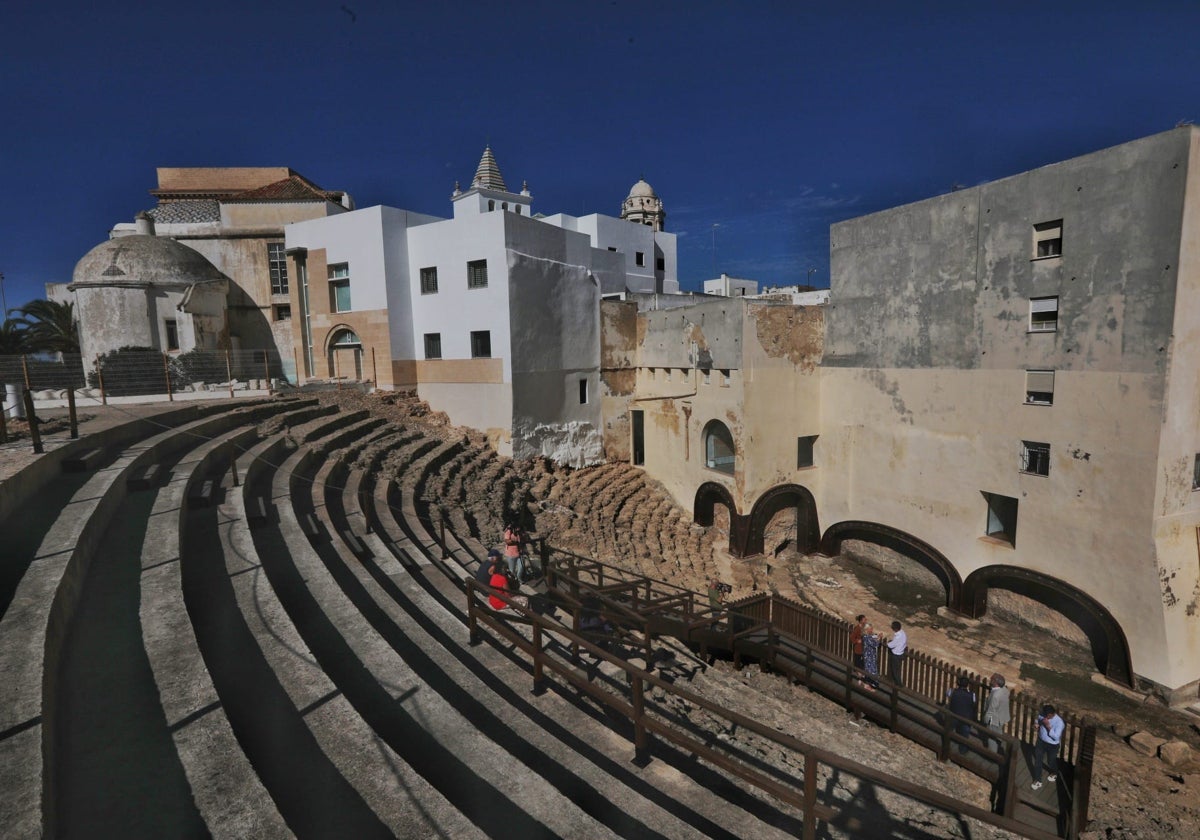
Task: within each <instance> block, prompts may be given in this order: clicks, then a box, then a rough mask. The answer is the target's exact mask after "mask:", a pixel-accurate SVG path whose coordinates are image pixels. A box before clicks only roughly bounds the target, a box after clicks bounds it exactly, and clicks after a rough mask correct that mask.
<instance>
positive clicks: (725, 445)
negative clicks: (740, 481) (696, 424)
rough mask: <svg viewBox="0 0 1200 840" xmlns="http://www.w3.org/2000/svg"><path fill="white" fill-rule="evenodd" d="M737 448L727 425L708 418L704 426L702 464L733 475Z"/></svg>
mask: <svg viewBox="0 0 1200 840" xmlns="http://www.w3.org/2000/svg"><path fill="white" fill-rule="evenodd" d="M736 463H737V449H735V448H734V445H733V435H732V434H731V433H730V431H729V427H728V426H726V425H725V424H724V423H722V422H721V421H720V420H709V421H708V423H707V424H706V425H705V426H704V466H706V467H708V468H709V469H710V470H716V471H717V472H723V473H725V474H726V475H733V468H734V465H735V464H736Z"/></svg>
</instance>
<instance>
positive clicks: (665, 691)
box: [466, 579, 1057, 840]
mask: <svg viewBox="0 0 1200 840" xmlns="http://www.w3.org/2000/svg"><path fill="white" fill-rule="evenodd" d="M466 594H467V613H468V628H469V631H470V637H471V642H472V643H473V644H474V643H477V642H478V641H479V640H480V627H481V626H486V627H488V628H490V629H491V630H493V631H494V632H495V633H496V634H497V635H498V636H500V637H502V638H503V639H504V640H505V641H507V642H509V643H510V644H511V645H513V648H514V649H515V650H517V651H520V652H521V653H523V654H526V655H528V656H529V657H530V660H531V662H532V676H533V688H534V692H535V693H541V692H543V691H544V690H545V688H546V680H547V678H548V677H547V673H551V674H554V675H556V676H558V677H559V678H560V679H562V680H563V681H564V682H565V683H567V684H569V685H571V686H573V687H574V688H576V689H578V690H579V691H581V692H583V693H586V694H587V695H588V696H590V697H591V698H592V699H594V700H596V701H598V702H600V703H603V704H604V705H605V706H607V707H608V708H609V709H611V710H612V711H614V712H616V713H617V714H620V715H622V716H624V717H625V718H626V719H628V720H629V721H630V723H631V724H632V725H633V731H634V754H635V759H636V760H639V761H642V762H646V761H649V760H650V757H651V747H652V744H651V740H650V738H651V736H652V735H653V736H657V737H658V738H661V739H662V740H663V741H665V742H668V743H671V744H674V745H675V746H677V747H679V748H680V749H682V750H684V751H685V752H687V753H690V754H693V755H695V756H697V757H699V758H700V759H702V760H704V761H706V762H708V763H709V764H711V765H713V766H715V767H719V768H721V769H722V770H724V771H726V772H728V773H730V774H731V775H733V776H735V777H737V778H740V779H742V780H743V781H745V782H746V783H748V784H750V785H752V786H754V787H755V788H757V789H759V790H761V791H763V792H765V793H767V794H769V795H771V796H773V797H775V798H777V799H779V800H780V801H782V802H785V803H787V804H789V805H792V806H793V807H796V808H798V809H800V811H801V813H802V824H803V833H802V836H803V837H804V838H805V840H815V838H816V836H817V824H818V822H819V821H820V822H826V823H828V822H832V821H839V822H841V823H845V824H851V822H852V819H853V815H850V814H848V813H847V811H848V810H849V809H850V808H851V807H853V803H838V802H836V801H832V800H826V801H823V802H822V801H818V797H817V790H818V785H817V781H818V774H819V773H820V772H821V769H822V768H829V769H830V770H834V771H837V773H838V774H839V775H842V774H845V775H846V776H849V777H854V778H857V779H859V780H861V781H862V782H864V783H868V784H871V785H875V786H877V787H880V788H883V789H886V790H889V791H892V792H894V793H897V794H899V795H901V796H905V797H907V798H909V799H912V800H915V801H917V802H921V803H923V804H925V805H927V806H930V807H933V808H936V809H939V810H942V811H945V812H948V813H951V814H957V815H962V816H966V817H970V818H971V819H975V820H978V821H980V822H983V823H987V824H989V825H993V826H996V827H998V828H1002V829H1004V830H1006V831H1011V832H1013V833H1014V834H1017V835H1020V836H1023V837H1029V838H1033V840H1051V838H1055V837H1057V835H1055V834H1050V833H1047V832H1044V831H1041V830H1039V829H1036V828H1034V827H1031V826H1029V825H1026V824H1025V823H1022V822H1019V821H1017V820H1014V819H1012V817H1011V815H1008V816H1003V815H997V814H994V813H992V812H991V811H989V810H987V809H985V808H981V807H979V806H978V805H975V804H972V803H969V802H965V801H962V800H959V799H955V798H954V797H951V796H947V795H945V794H942V793H939V792H937V791H934V790H931V789H929V788H926V787H922V786H920V785H916V784H913V783H912V782H910V781H908V780H906V779H901V778H899V777H897V776H892V775H890V774H888V773H883V772H881V771H879V770H876V769H874V768H872V767H868V766H866V765H864V764H859V763H858V762H855V761H852V760H850V759H848V758H844V757H842V756H839V755H836V754H834V753H831V752H828V751H825V750H822V749H818V748H817V747H815V746H813V745H811V744H807V743H805V742H804V741H801V740H800V739H798V738H794V737H792V736H790V735H785V734H783V733H781V732H778V731H776V730H775V729H774V728H772V727H769V726H766V725H764V724H763V723H761V722H759V721H757V720H754V719H752V718H749V717H746V716H744V715H742V714H739V713H737V712H734V711H732V710H730V709H726V708H724V707H723V706H720V705H718V704H716V703H714V702H712V701H710V700H708V699H707V698H704V697H702V696H700V695H698V694H695V693H693V692H691V691H688V690H687V689H685V688H682V687H681V686H680V685H679V683H678V682H677V681H668V680H664V679H661V678H659V677H656V676H654V675H653V674H652V673H650V672H649V671H647V670H645V669H643V668H639V667H637V666H635V665H633V664H631V663H629V662H627V661H625V660H624V659H621V658H620V657H617V656H614V655H612V654H610V653H609V652H608V651H606V650H604V649H603V648H601V647H599V646H597V645H595V644H593V643H592V642H591V641H589V640H588V639H587V638H585V637H583V636H580V635H578V634H575V633H572V632H571V631H569V630H567V629H565V628H564V627H563V626H562V625H561V624H560V623H558V622H557V621H554V620H553V619H549V618H546V617H545V616H542V615H539V614H538V613H536V612H534V611H532V610H529V609H527V608H525V607H522V606H521V605H520V604H518V603H516V602H515V601H513V600H511V599H510V598H509V596H508V595H507V594H505V593H494V592H493V591H492V590H491V588H490V587H486V586H483V585H482V584H480V583H479V582H478V581H476V580H474V579H469V580H467V581H466ZM493 594H495V595H497V597H499V598H501V600H504V601H505V602H506V603H507V604H508V608H507V609H505V610H503V611H495V610H492V609H491V608H490V607H489V606H488V605H487V603H486V601H485V599H486V597H487V596H489V595H493ZM515 624H519V625H527V626H529V628H530V631H531V632H530V635H531V636H532V638H529V637H527V636H526V635H525V634H524V633H521V632H518V631H517V629H516V627H515V626H514V625H515ZM755 624H756V626H757V627H765V626H766V625H765V624H758V623H757V622H756V623H755ZM556 638H557V639H565V640H566V642H567V644H568V645H569V646H570V647H571V648H572V649H575V650H579V649H582V650H585V651H586V652H587V653H588V654H590V655H591V656H593V657H596V658H597V659H599V660H603V661H605V662H607V663H608V664H609V665H611V666H613V667H615V668H617V669H619V670H620V671H622V672H624V674H625V676H626V682H627V684H628V691H627V693H626V692H624V691H622V692H621V693H618V691H617V690H616V689H617V688H618V687H619V686H621V684H622V681H621V680H620V679H617V680H612V681H609V682H608V683H607V685H608V686H609V687H608V688H605V687H604V686H602V685H599V684H597V683H596V682H594V681H593V680H592V679H590V678H589V676H588V672H587V670H586V669H584V668H582V667H581V666H580V665H579V664H577V663H574V662H571V661H570V660H568V659H564V658H563V657H562V656H560V655H558V654H557V653H556V652H555V650H556V647H557V646H555V645H553V644H548V642H550V641H551V640H552V639H556ZM648 688H652V689H653V691H652V692H651V691H647V689H648ZM668 695H670V696H673V697H677V698H681V699H683V700H685V701H687V702H688V703H690V704H692V705H693V706H695V707H698V708H701V709H704V710H705V711H707V712H708V713H710V714H711V715H713V716H714V717H716V718H719V719H723V720H725V721H728V722H729V724H730V725H731V726H732V727H736V728H740V729H742V730H744V731H746V732H751V733H753V734H754V736H756V737H758V738H761V739H764V740H766V741H767V742H769V743H770V744H771V745H772V749H771V751H772V752H775V751H781V752H783V753H785V754H788V755H792V756H798V757H799V759H800V760H793V763H794V764H795V765H800V766H803V768H804V770H803V773H802V774H801V776H800V777H799V778H796V777H795V776H794V775H792V774H790V773H787V772H785V771H782V770H779V769H778V768H774V767H770V766H768V765H764V764H763V763H762V762H761V761H755V760H753V759H751V758H750V757H749V756H748V755H747V754H746V753H743V752H742V751H740V750H738V749H737V747H736V746H735V745H733V744H726V743H725V742H723V741H721V740H718V739H714V738H711V737H710V736H711V733H703V736H702V737H698V735H697V734H696V732H695V730H692V729H689V728H687V727H684V726H682V725H681V724H680V723H679V721H678V719H677V717H676V716H675V715H674V714H672V713H671V711H670V703H669V702H667V699H666V698H667V696H668ZM655 696H660V697H663V700H661V701H657V702H656V701H655V700H654V697H655ZM951 737H952V738H953V737H956V736H951ZM1006 740H1007V742H1008V743H1009V744H1015V743H1016V742H1015V741H1014V740H1013V739H1006ZM1009 755H1010V760H1009V761H1008V766H1010V767H1011V766H1014V765H1015V762H1014V761H1012V760H1011V755H1012V748H1010V750H1009ZM839 806H840V807H839ZM1010 814H1011V809H1010Z"/></svg>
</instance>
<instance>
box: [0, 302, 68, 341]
mask: <svg viewBox="0 0 1200 840" xmlns="http://www.w3.org/2000/svg"><path fill="white" fill-rule="evenodd" d="M13 312H15V313H17V314H18V316H19V317H17V318H16V319H14V320H16V322H17V323H18V324H20V325H21V327H22V328H23V330H24V333H25V347H26V349H27V350H29V351H30V352H34V353H37V352H43V351H44V352H50V353H78V352H79V325H78V324H77V323H75V304H74V303H57V302H55V301H52V300H32V301H30V302H29V303H27V304H25V305H24V306H22V307H19V308H17V309H14V310H13Z"/></svg>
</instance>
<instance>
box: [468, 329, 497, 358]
mask: <svg viewBox="0 0 1200 840" xmlns="http://www.w3.org/2000/svg"><path fill="white" fill-rule="evenodd" d="M491 356H492V333H491V331H490V330H476V331H474V332H472V333H471V358H472V359H489V358H491Z"/></svg>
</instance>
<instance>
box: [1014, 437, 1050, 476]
mask: <svg viewBox="0 0 1200 840" xmlns="http://www.w3.org/2000/svg"><path fill="white" fill-rule="evenodd" d="M1021 472H1023V473H1029V474H1030V475H1050V444H1048V443H1035V442H1034V441H1031V440H1023V441H1021Z"/></svg>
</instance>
